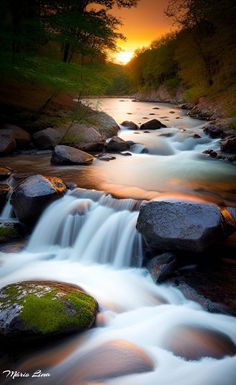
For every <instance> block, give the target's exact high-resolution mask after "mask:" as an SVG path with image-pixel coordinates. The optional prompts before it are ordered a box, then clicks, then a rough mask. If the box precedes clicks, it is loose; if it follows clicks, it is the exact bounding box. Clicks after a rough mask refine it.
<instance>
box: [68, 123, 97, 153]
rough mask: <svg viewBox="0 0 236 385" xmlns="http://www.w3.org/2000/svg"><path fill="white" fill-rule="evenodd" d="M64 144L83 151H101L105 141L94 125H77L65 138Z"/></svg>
mask: <svg viewBox="0 0 236 385" xmlns="http://www.w3.org/2000/svg"><path fill="white" fill-rule="evenodd" d="M62 143H63V144H66V145H71V146H73V147H76V148H78V149H79V150H82V151H101V150H102V149H103V146H104V139H103V137H102V135H101V134H100V133H99V132H98V131H97V130H96V128H94V127H93V126H92V125H86V124H81V123H75V124H74V125H73V126H72V127H71V128H70V130H69V131H67V133H66V135H65V136H64V137H63V139H62Z"/></svg>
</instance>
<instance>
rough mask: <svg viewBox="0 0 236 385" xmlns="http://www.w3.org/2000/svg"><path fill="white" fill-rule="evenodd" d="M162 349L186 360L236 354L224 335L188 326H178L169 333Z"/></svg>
mask: <svg viewBox="0 0 236 385" xmlns="http://www.w3.org/2000/svg"><path fill="white" fill-rule="evenodd" d="M162 347H163V348H164V349H167V350H170V351H171V352H173V353H174V354H175V355H177V356H180V357H183V358H185V359H186V360H200V359H201V358H202V357H212V358H216V359H221V358H223V357H225V356H234V355H235V354H236V347H235V345H234V343H233V341H232V340H231V339H230V338H229V337H228V336H227V335H226V334H224V333H222V332H220V331H218V330H212V329H207V328H205V327H204V328H203V327H202V328H200V327H197V326H190V325H180V326H177V327H175V328H174V329H173V330H171V331H169V332H168V336H166V337H165V338H164V341H163V343H162Z"/></svg>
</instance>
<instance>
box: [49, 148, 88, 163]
mask: <svg viewBox="0 0 236 385" xmlns="http://www.w3.org/2000/svg"><path fill="white" fill-rule="evenodd" d="M93 159H94V157H93V156H92V155H90V154H88V153H87V152H84V151H81V150H78V149H77V148H74V147H70V146H63V145H58V146H56V147H55V148H54V151H53V153H52V157H51V163H52V164H56V165H73V164H74V165H76V164H81V165H88V164H91V163H92V162H93Z"/></svg>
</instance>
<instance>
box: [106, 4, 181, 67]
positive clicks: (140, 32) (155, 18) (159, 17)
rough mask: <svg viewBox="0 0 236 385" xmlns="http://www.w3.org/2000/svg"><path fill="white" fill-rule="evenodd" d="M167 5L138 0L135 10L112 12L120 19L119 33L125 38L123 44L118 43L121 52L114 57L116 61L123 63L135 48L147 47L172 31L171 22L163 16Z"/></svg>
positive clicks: (115, 10)
mask: <svg viewBox="0 0 236 385" xmlns="http://www.w3.org/2000/svg"><path fill="white" fill-rule="evenodd" d="M167 4H168V0H140V1H139V3H138V6H137V7H136V8H130V9H124V8H123V9H118V8H115V9H113V10H112V13H113V14H114V15H115V16H116V17H118V18H120V19H121V21H122V23H123V26H122V27H121V32H122V33H123V34H124V35H125V36H126V38H127V40H126V41H125V42H123V41H120V42H118V46H119V47H120V48H121V49H122V51H121V53H120V54H118V55H115V60H116V61H120V62H123V63H125V61H128V58H129V57H131V56H132V54H133V52H134V51H135V50H136V49H137V48H142V47H144V46H148V45H149V44H150V43H151V42H152V41H153V40H155V39H157V38H159V37H161V36H163V35H164V34H166V33H167V32H170V31H171V30H173V26H172V20H170V19H169V18H168V17H166V16H165V14H164V11H165V9H166V7H167ZM122 55H123V56H122ZM119 59H121V60H119Z"/></svg>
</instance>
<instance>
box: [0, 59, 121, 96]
mask: <svg viewBox="0 0 236 385" xmlns="http://www.w3.org/2000/svg"><path fill="white" fill-rule="evenodd" d="M9 63H10V64H9ZM117 71H120V76H121V77H122V72H121V70H120V68H119V66H117V65H113V64H86V65H79V64H66V63H63V62H61V61H58V60H55V59H49V58H46V57H36V56H27V55H21V54H18V55H17V56H16V57H15V59H14V60H12V58H11V57H10V56H9V55H6V54H2V55H0V78H1V83H4V82H9V79H11V81H16V82H18V83H20V82H21V83H22V84H23V85H24V86H26V87H27V85H30V84H31V85H32V84H35V85H36V86H41V85H45V86H47V87H49V88H51V89H52V91H54V92H55V93H60V92H73V93H76V94H77V95H83V96H85V95H104V94H107V93H109V92H110V90H113V91H114V93H115V92H119V88H118V89H117V90H116V84H114V85H113V82H114V79H115V78H116V76H117Z"/></svg>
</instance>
